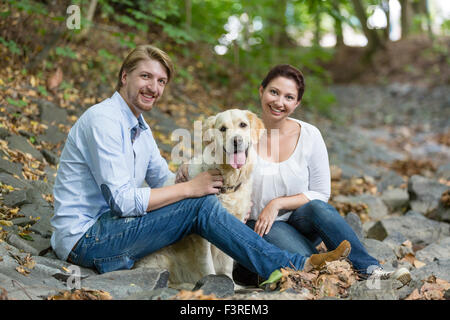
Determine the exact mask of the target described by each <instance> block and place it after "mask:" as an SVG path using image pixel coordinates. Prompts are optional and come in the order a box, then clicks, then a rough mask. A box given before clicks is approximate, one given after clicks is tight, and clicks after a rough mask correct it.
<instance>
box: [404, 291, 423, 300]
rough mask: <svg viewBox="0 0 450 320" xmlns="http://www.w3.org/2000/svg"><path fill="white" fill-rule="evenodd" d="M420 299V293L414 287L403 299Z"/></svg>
mask: <svg viewBox="0 0 450 320" xmlns="http://www.w3.org/2000/svg"><path fill="white" fill-rule="evenodd" d="M420 299H422V295H421V294H420V292H419V289H414V291H413V292H411V294H410V295H409V296H408V297H406V298H405V300H420Z"/></svg>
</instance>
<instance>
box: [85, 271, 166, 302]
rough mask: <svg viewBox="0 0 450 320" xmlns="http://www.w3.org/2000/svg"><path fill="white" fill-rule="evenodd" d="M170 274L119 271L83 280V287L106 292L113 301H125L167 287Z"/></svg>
mask: <svg viewBox="0 0 450 320" xmlns="http://www.w3.org/2000/svg"><path fill="white" fill-rule="evenodd" d="M168 280H169V272H168V271H167V270H159V269H154V268H137V269H132V270H119V271H112V272H107V273H103V274H100V275H95V276H90V277H88V278H86V279H84V280H81V287H85V288H88V289H95V290H104V291H107V292H109V293H110V294H111V296H112V297H113V299H124V298H126V297H128V296H130V295H134V294H138V293H140V292H143V291H149V290H156V289H159V288H165V287H167V282H168Z"/></svg>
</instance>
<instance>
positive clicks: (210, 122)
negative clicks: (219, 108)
mask: <svg viewBox="0 0 450 320" xmlns="http://www.w3.org/2000/svg"><path fill="white" fill-rule="evenodd" d="M215 124H216V116H210V117H208V119H206V120H204V121H203V126H202V131H203V142H205V141H211V139H212V138H213V137H214V130H210V129H213V128H214V125H215Z"/></svg>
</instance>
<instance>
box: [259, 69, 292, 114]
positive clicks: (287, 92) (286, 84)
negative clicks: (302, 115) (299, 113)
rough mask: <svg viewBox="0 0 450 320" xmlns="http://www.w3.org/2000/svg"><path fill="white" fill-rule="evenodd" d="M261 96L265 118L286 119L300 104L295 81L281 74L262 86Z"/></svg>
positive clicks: (260, 89)
mask: <svg viewBox="0 0 450 320" xmlns="http://www.w3.org/2000/svg"><path fill="white" fill-rule="evenodd" d="M259 96H260V98H261V107H262V114H263V118H264V119H273V120H281V119H284V118H286V117H288V116H289V115H290V114H291V113H292V112H294V110H295V109H296V108H297V106H298V105H299V104H300V101H297V97H298V88H297V84H296V83H295V81H294V80H292V79H289V78H285V77H281V76H280V77H277V78H274V79H273V80H272V81H270V82H269V83H268V84H267V86H266V88H263V87H262V86H261V87H260V88H259Z"/></svg>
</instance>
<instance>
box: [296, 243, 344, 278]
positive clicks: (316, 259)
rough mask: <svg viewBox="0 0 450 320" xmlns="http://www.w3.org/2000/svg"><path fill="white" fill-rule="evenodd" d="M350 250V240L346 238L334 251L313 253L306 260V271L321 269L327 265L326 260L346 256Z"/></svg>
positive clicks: (329, 260)
mask: <svg viewBox="0 0 450 320" xmlns="http://www.w3.org/2000/svg"><path fill="white" fill-rule="evenodd" d="M350 251H351V245H350V242H348V241H347V240H344V241H342V242H341V243H340V244H339V246H338V247H337V248H336V249H334V250H333V251H329V252H325V253H318V254H313V255H311V256H310V257H309V259H308V260H306V263H305V271H310V270H311V269H320V268H322V267H323V266H324V265H325V262H331V261H335V260H339V259H342V258H346V257H348V255H349V254H350Z"/></svg>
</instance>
